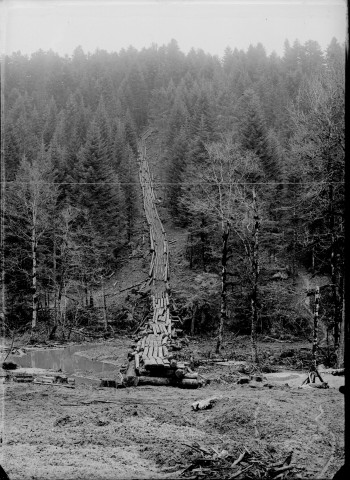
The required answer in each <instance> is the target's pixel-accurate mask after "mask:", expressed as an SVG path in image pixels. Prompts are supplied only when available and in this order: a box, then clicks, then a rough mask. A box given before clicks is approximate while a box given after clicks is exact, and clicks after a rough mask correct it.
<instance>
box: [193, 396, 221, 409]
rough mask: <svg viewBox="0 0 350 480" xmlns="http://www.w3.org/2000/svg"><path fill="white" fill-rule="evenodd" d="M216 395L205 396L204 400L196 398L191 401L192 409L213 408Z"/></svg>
mask: <svg viewBox="0 0 350 480" xmlns="http://www.w3.org/2000/svg"><path fill="white" fill-rule="evenodd" d="M217 400H218V399H217V397H212V398H206V399H205V400H198V401H197V402H194V403H192V405H191V407H192V410H195V411H196V410H207V409H209V408H213V405H214V404H215V403H216V402H217Z"/></svg>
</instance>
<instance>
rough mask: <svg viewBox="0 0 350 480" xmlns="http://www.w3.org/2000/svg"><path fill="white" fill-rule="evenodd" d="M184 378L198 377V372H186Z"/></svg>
mask: <svg viewBox="0 0 350 480" xmlns="http://www.w3.org/2000/svg"><path fill="white" fill-rule="evenodd" d="M184 378H198V372H187V373H185V377H184Z"/></svg>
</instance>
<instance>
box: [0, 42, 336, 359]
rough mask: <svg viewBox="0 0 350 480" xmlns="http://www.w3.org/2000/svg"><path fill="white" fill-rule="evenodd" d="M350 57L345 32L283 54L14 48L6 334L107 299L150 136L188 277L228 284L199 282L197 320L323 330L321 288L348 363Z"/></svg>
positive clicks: (327, 320) (328, 324) (8, 75)
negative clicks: (143, 139) (348, 93)
mask: <svg viewBox="0 0 350 480" xmlns="http://www.w3.org/2000/svg"><path fill="white" fill-rule="evenodd" d="M344 60H345V52H344V46H341V45H339V44H338V43H337V41H336V40H335V39H334V40H332V42H331V43H330V45H329V46H328V48H327V49H326V51H325V52H323V51H322V50H321V48H320V46H319V45H318V44H317V42H315V41H312V40H310V41H308V42H306V43H305V44H304V45H302V44H300V43H299V42H298V41H295V42H294V43H293V45H290V44H289V42H288V41H286V42H285V45H284V54H283V56H282V57H279V56H278V55H276V54H275V53H272V54H271V55H269V56H268V55H267V54H266V52H265V49H264V47H263V45H262V44H258V45H256V46H250V47H249V48H248V50H247V51H238V50H237V49H234V50H232V49H231V48H227V49H226V51H225V53H224V56H223V58H219V57H216V56H212V55H210V54H207V53H205V52H204V51H201V50H197V51H195V50H191V51H190V52H189V53H188V54H187V55H186V54H184V53H182V52H181V51H180V49H179V48H178V45H177V43H176V41H175V40H173V41H171V42H170V43H169V44H168V45H166V46H161V47H158V46H156V45H152V46H151V47H150V48H144V49H142V50H141V51H137V50H136V49H134V48H132V47H130V48H128V49H127V50H121V51H120V52H118V53H107V52H106V51H103V50H97V51H96V52H95V53H93V54H90V53H89V54H86V53H84V51H83V50H82V48H80V47H78V48H77V49H76V50H75V51H74V54H73V55H72V56H71V57H69V56H65V57H60V56H59V55H58V54H56V53H54V52H52V51H49V52H44V51H38V52H36V53H35V54H32V55H31V56H30V57H28V56H24V55H21V54H20V53H17V54H13V55H11V56H7V57H6V58H5V60H4V64H3V68H4V86H3V93H4V118H3V120H4V124H3V148H4V158H5V167H6V168H5V175H6V187H5V193H6V203H5V246H4V248H5V265H4V270H5V275H4V286H5V298H6V304H4V305H3V310H4V314H5V318H6V324H7V325H8V326H9V327H10V328H11V329H13V328H19V327H20V326H23V325H27V324H28V322H30V325H31V328H32V329H34V330H35V328H37V324H38V323H40V322H47V323H50V324H52V325H58V324H59V323H60V322H61V323H62V322H63V321H64V322H65V323H67V322H68V323H69V322H70V321H72V322H73V321H75V320H76V317H77V315H78V314H79V316H80V317H81V318H83V317H84V315H90V316H91V309H93V301H92V299H93V295H92V292H93V291H94V290H96V289H101V288H104V285H105V283H106V284H107V283H108V281H109V278H110V276H111V275H112V274H113V272H114V271H116V270H118V268H119V266H120V262H121V259H122V258H123V257H124V256H125V254H126V252H128V249H130V241H131V239H132V238H133V237H134V236H135V235H136V234H137V232H136V231H135V219H136V218H140V217H142V215H143V212H142V210H141V208H140V202H139V201H138V200H137V199H138V196H139V195H140V192H139V188H140V187H139V184H138V165H137V140H138V136H139V135H140V133H141V132H142V131H143V130H144V129H145V128H147V127H151V128H152V129H153V132H154V133H153V136H152V137H151V139H150V142H157V145H158V146H159V151H160V152H161V153H160V155H159V157H158V158H157V164H158V167H159V168H161V169H162V172H163V175H164V178H166V189H165V192H166V198H165V199H164V202H165V206H166V208H167V210H168V211H169V212H170V214H171V219H172V222H173V223H174V224H175V225H176V226H177V227H179V228H182V229H183V230H184V232H186V233H187V237H186V239H187V240H186V241H187V248H186V260H187V266H186V268H188V269H189V270H192V271H195V272H198V273H203V275H204V276H203V278H206V275H207V274H215V275H217V276H218V275H220V278H221V284H222V285H221V286H220V285H218V287H217V288H216V287H215V288H214V287H213V289H212V290H210V289H209V290H210V291H209V293H208V289H206V288H204V286H203V288H202V287H201V286H199V288H198V295H197V297H196V315H197V316H198V318H200V316H201V315H202V314H203V312H204V314H205V312H206V315H207V318H210V319H211V322H209V320H208V322H207V323H208V328H209V327H210V325H215V326H219V337H218V342H219V343H220V341H221V334H222V330H223V326H228V328H232V329H235V330H237V331H238V330H239V331H241V332H247V331H248V332H250V331H251V330H252V331H253V333H254V332H255V331H258V332H261V331H264V332H265V333H268V332H270V333H271V332H275V331H282V330H285V331H289V332H292V333H294V334H298V335H309V333H310V325H311V323H310V322H311V320H312V299H313V296H312V291H308V282H309V281H310V279H311V280H312V279H314V280H313V281H311V284H313V282H314V284H315V282H316V284H317V283H318V282H319V283H322V284H321V285H319V286H320V287H321V304H320V318H321V319H322V322H323V323H322V325H323V328H324V333H325V335H326V336H327V339H328V338H329V339H330V343H329V345H328V346H329V348H330V351H331V354H330V355H331V356H332V355H333V354H335V356H333V357H332V358H333V361H336V360H337V355H339V358H340V357H341V356H342V354H341V343H342V342H341V334H342V323H343V315H344V313H343V302H344V292H343V288H344V260H343V257H344V251H343V250H344V157H345V155H344V142H345V140H344V136H345V130H344V108H345V105H344V71H345V61H344ZM152 139H153V140H152ZM305 279H306V280H305ZM303 282H304V283H305V285H304V287H305V288H304V287H303V288H304V290H302V289H301V287H300V285H301V284H302V285H303ZM301 292H302V293H301ZM308 294H309V296H307V295H308ZM310 294H311V296H310ZM67 299H68V304H67ZM67 305H68V306H67ZM192 307H193V302H192ZM89 309H90V310H89ZM191 311H193V308H192V310H191ZM89 312H90V313H89ZM192 313H193V312H192ZM107 314H108V312H107ZM209 323H210V325H209ZM30 325H29V328H30ZM204 327H205V325H204ZM339 348H340V351H339ZM339 358H338V363H339V361H340V360H339Z"/></svg>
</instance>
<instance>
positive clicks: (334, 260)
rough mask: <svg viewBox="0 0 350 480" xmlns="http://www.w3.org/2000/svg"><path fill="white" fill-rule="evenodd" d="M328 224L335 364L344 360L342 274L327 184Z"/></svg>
mask: <svg viewBox="0 0 350 480" xmlns="http://www.w3.org/2000/svg"><path fill="white" fill-rule="evenodd" d="M329 205H330V208H329V217H330V218H329V226H330V231H331V249H330V265H331V281H332V296H333V308H334V350H335V354H336V357H337V361H336V363H337V366H339V363H342V362H343V361H344V359H343V358H341V356H342V355H341V352H340V342H341V339H340V337H341V327H342V323H343V321H342V320H343V319H342V317H343V299H342V297H343V293H342V292H343V289H342V288H341V284H342V282H343V278H342V277H343V275H342V274H341V273H340V272H339V262H338V251H337V249H338V238H337V235H336V232H335V214H334V189H333V185H332V184H330V186H329Z"/></svg>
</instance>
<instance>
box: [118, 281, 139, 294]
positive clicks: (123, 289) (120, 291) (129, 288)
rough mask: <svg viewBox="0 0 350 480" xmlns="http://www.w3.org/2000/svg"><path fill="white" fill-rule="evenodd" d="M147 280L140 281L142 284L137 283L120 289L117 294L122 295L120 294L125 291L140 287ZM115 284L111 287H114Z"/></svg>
mask: <svg viewBox="0 0 350 480" xmlns="http://www.w3.org/2000/svg"><path fill="white" fill-rule="evenodd" d="M146 282H147V280H142V282H139V283H135V285H131V286H130V287H126V288H122V289H121V290H119V292H118V293H122V292H125V291H126V290H131V289H132V288H135V287H139V286H140V285H142V284H143V283H146ZM115 285H116V283H115V284H114V285H113V286H115Z"/></svg>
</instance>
